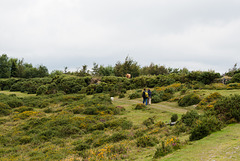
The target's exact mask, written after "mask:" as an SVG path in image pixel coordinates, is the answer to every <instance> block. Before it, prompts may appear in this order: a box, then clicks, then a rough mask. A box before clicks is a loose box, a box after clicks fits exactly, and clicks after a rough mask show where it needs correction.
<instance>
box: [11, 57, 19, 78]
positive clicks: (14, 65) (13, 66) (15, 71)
mask: <svg viewBox="0 0 240 161" xmlns="http://www.w3.org/2000/svg"><path fill="white" fill-rule="evenodd" d="M10 62H11V77H17V76H18V66H17V59H10Z"/></svg>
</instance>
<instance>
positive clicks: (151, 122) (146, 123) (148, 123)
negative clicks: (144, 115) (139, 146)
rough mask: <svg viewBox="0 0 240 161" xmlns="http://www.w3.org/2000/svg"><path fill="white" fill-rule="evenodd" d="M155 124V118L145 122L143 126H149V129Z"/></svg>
mask: <svg viewBox="0 0 240 161" xmlns="http://www.w3.org/2000/svg"><path fill="white" fill-rule="evenodd" d="M153 124H154V118H152V117H149V118H148V119H146V120H144V121H143V125H145V126H147V127H148V128H149V127H150V126H151V125H153Z"/></svg>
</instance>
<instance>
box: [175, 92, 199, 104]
mask: <svg viewBox="0 0 240 161" xmlns="http://www.w3.org/2000/svg"><path fill="white" fill-rule="evenodd" d="M200 101H201V98H200V97H199V96H198V95H197V94H195V93H191V94H188V95H185V96H183V97H182V98H181V99H180V100H179V101H178V105H179V106H182V107H186V106H191V105H195V104H198V103H199V102H200Z"/></svg>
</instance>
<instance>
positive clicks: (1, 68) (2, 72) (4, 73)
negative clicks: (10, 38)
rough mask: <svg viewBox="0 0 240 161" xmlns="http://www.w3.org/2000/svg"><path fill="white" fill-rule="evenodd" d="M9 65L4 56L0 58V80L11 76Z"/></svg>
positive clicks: (6, 57)
mask: <svg viewBox="0 0 240 161" xmlns="http://www.w3.org/2000/svg"><path fill="white" fill-rule="evenodd" d="M10 69H11V64H10V61H9V58H8V56H7V55H6V54H2V56H1V57H0V78H9V77H10V75H11V70H10Z"/></svg>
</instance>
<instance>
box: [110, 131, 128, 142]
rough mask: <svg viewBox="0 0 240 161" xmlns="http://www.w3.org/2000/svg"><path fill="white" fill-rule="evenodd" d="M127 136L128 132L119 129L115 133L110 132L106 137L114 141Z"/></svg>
mask: <svg viewBox="0 0 240 161" xmlns="http://www.w3.org/2000/svg"><path fill="white" fill-rule="evenodd" d="M127 138H128V134H127V133H126V132H125V131H120V132H116V133H114V134H112V135H111V136H110V137H109V138H108V141H109V142H114V143H115V142H119V141H121V140H124V139H127Z"/></svg>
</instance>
